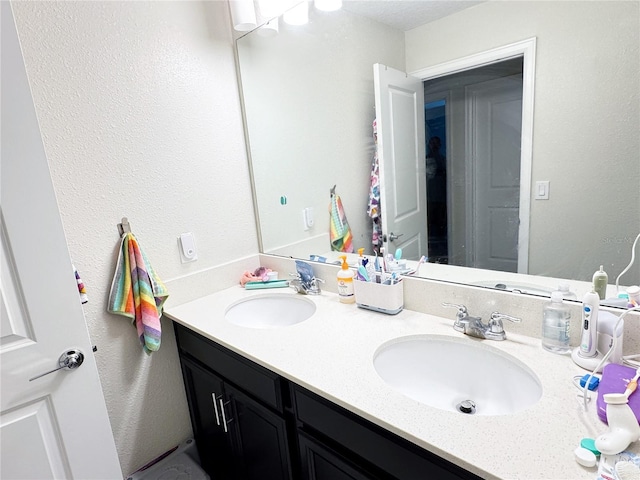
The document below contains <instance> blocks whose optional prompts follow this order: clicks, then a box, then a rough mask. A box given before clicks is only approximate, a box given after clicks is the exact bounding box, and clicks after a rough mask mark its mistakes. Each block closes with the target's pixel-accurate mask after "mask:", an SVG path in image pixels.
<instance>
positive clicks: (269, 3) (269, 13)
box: [258, 0, 285, 19]
mask: <svg viewBox="0 0 640 480" xmlns="http://www.w3.org/2000/svg"><path fill="white" fill-rule="evenodd" d="M284 9H285V5H284V1H283V0H258V10H260V16H261V17H262V18H265V19H267V18H274V17H278V16H280V15H282V12H283V11H284Z"/></svg>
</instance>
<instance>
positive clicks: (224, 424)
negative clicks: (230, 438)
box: [218, 397, 233, 433]
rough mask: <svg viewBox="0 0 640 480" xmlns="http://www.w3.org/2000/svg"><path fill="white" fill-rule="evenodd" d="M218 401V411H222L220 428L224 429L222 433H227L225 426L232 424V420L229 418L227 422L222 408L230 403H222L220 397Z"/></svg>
mask: <svg viewBox="0 0 640 480" xmlns="http://www.w3.org/2000/svg"><path fill="white" fill-rule="evenodd" d="M218 401H219V402H220V410H221V411H222V426H223V427H224V433H229V429H228V428H227V425H228V424H229V423H231V422H233V418H230V419H229V420H227V414H226V412H225V411H224V406H225V405H229V403H231V402H230V401H227V402H224V403H223V402H222V397H220V398H219V399H218Z"/></svg>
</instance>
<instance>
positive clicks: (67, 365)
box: [29, 350, 84, 381]
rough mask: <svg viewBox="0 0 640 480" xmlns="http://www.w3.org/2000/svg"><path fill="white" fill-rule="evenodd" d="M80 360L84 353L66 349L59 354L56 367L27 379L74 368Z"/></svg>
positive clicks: (34, 378) (81, 360)
mask: <svg viewBox="0 0 640 480" xmlns="http://www.w3.org/2000/svg"><path fill="white" fill-rule="evenodd" d="M82 362H84V354H83V353H82V352H81V351H80V350H67V351H66V352H64V353H63V354H62V355H60V358H59V359H58V367H57V368H54V369H53V370H49V371H48V372H45V373H42V374H40V375H36V376H35V377H33V378H30V379H29V381H32V380H36V379H38V378H40V377H44V376H45V375H49V374H50V373H53V372H57V371H58V370H75V369H76V368H78V367H79V366H80V365H82Z"/></svg>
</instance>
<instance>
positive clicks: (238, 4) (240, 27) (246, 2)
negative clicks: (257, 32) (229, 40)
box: [229, 0, 258, 32]
mask: <svg viewBox="0 0 640 480" xmlns="http://www.w3.org/2000/svg"><path fill="white" fill-rule="evenodd" d="M229 8H230V9H231V19H232V20H233V29H234V30H237V31H238V32H248V31H249V30H253V29H254V28H256V27H257V26H258V25H257V22H256V11H255V9H254V8H253V0H231V1H230V2H229Z"/></svg>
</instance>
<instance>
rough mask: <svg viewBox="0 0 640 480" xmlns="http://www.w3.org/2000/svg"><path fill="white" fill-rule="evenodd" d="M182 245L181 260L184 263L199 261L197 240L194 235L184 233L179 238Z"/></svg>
mask: <svg viewBox="0 0 640 480" xmlns="http://www.w3.org/2000/svg"><path fill="white" fill-rule="evenodd" d="M178 243H179V244H180V260H181V261H182V263H187V262H194V261H196V260H197V259H198V251H197V250H196V240H195V238H194V237H193V233H191V232H187V233H183V234H181V235H180V236H179V237H178Z"/></svg>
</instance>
